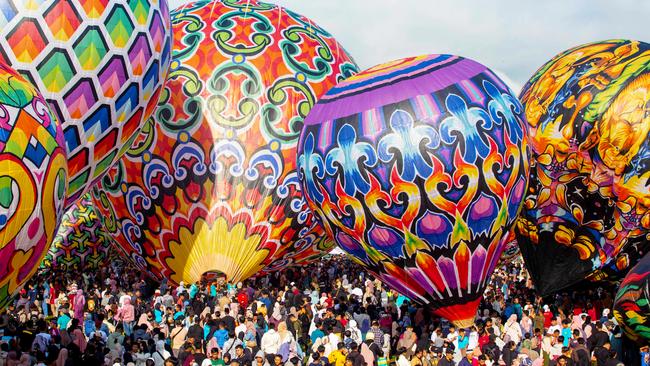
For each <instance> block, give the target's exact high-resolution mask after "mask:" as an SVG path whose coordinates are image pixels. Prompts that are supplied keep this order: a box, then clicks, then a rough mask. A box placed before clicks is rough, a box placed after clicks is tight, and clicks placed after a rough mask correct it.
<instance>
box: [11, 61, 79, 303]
mask: <svg viewBox="0 0 650 366" xmlns="http://www.w3.org/2000/svg"><path fill="white" fill-rule="evenodd" d="M63 141H64V140H63V132H62V130H61V126H60V125H59V123H58V121H57V120H56V118H54V116H53V115H52V113H51V112H50V110H49V108H48V106H47V102H46V101H45V99H44V98H43V96H42V95H40V94H39V93H38V91H37V90H36V88H34V86H33V85H32V84H30V83H29V82H28V81H27V80H25V79H24V78H23V77H22V76H20V75H19V74H18V72H17V71H16V70H13V69H12V68H10V67H9V66H7V65H5V64H3V63H2V62H0V309H1V308H4V307H6V306H7V305H8V304H9V302H10V301H11V296H12V295H13V294H14V293H15V292H16V291H17V290H18V289H20V288H21V287H22V286H23V285H24V284H25V282H26V281H27V280H29V278H30V277H31V276H32V275H33V274H34V273H35V272H36V269H37V268H38V265H39V264H40V263H41V260H42V259H43V256H45V253H46V252H47V248H48V246H49V245H50V243H51V242H52V238H53V237H54V234H55V233H56V228H57V227H58V226H59V221H60V219H61V215H62V214H63V201H64V199H65V193H66V180H67V172H66V160H65V150H64V148H63V144H64V142H63Z"/></svg>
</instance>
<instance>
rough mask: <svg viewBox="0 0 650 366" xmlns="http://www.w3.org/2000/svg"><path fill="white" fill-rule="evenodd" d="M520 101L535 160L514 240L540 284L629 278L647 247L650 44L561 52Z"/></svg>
mask: <svg viewBox="0 0 650 366" xmlns="http://www.w3.org/2000/svg"><path fill="white" fill-rule="evenodd" d="M521 102H522V104H523V105H524V108H525V112H526V117H527V121H528V123H529V125H528V129H529V131H530V139H529V142H530V146H531V150H532V154H533V155H532V169H531V181H530V191H529V192H528V194H527V195H526V199H525V204H524V208H523V210H522V215H521V219H520V220H519V221H518V223H517V241H518V242H519V246H520V249H521V253H522V255H523V257H524V260H525V262H526V266H527V267H528V270H529V272H530V274H531V276H532V278H533V281H534V282H535V287H536V288H537V290H538V292H539V293H540V294H542V295H548V294H551V293H554V292H557V291H559V290H560V289H563V288H565V287H568V286H571V285H572V284H574V283H576V282H579V281H581V280H584V279H585V278H589V279H592V280H605V279H606V278H607V277H608V276H611V275H614V276H624V275H625V272H627V270H629V268H630V267H631V266H633V265H634V264H635V262H636V261H638V260H639V259H640V258H641V257H642V254H643V253H647V252H648V250H649V249H650V210H649V209H648V208H649V207H650V189H648V187H649V185H650V134H649V132H650V113H648V110H649V109H648V108H649V107H650V44H648V43H644V42H638V41H630V40H609V41H603V42H595V43H590V44H586V45H581V46H578V47H575V48H572V49H570V50H567V51H564V52H562V53H561V54H559V55H557V56H556V57H555V58H553V59H552V60H551V61H549V62H548V63H546V64H545V65H544V66H542V67H541V68H540V69H539V70H538V71H537V72H536V73H535V74H534V75H533V77H532V78H531V79H530V80H529V81H528V83H527V84H526V85H525V86H524V88H523V90H522V93H521ZM549 258H553V260H549Z"/></svg>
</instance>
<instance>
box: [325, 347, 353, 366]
mask: <svg viewBox="0 0 650 366" xmlns="http://www.w3.org/2000/svg"><path fill="white" fill-rule="evenodd" d="M336 348H337V349H336V350H335V351H333V352H331V353H330V355H329V356H328V357H327V360H328V361H329V362H330V365H332V366H345V358H346V357H347V354H348V349H347V348H345V344H344V343H343V342H339V343H338V344H337V345H336Z"/></svg>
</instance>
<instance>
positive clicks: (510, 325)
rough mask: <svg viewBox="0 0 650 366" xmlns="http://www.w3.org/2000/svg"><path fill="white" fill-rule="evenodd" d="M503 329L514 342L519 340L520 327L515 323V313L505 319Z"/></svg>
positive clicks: (517, 342) (516, 342)
mask: <svg viewBox="0 0 650 366" xmlns="http://www.w3.org/2000/svg"><path fill="white" fill-rule="evenodd" d="M503 331H504V333H505V335H506V336H508V337H510V340H511V341H513V342H515V344H519V342H521V327H520V326H519V323H517V314H512V315H510V317H509V318H508V321H506V325H505V326H504V327H503Z"/></svg>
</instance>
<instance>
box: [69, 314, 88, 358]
mask: <svg viewBox="0 0 650 366" xmlns="http://www.w3.org/2000/svg"><path fill="white" fill-rule="evenodd" d="M68 333H69V334H70V337H71V338H72V343H74V344H76V345H77V347H79V351H81V353H84V352H86V345H87V344H88V342H87V341H86V336H85V335H84V333H83V332H82V331H81V328H79V320H78V319H76V318H75V319H72V320H71V321H70V326H69V327H68Z"/></svg>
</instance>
